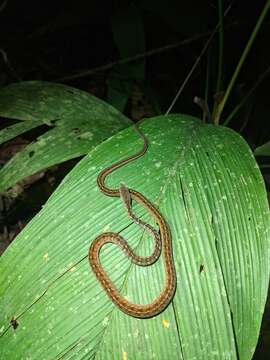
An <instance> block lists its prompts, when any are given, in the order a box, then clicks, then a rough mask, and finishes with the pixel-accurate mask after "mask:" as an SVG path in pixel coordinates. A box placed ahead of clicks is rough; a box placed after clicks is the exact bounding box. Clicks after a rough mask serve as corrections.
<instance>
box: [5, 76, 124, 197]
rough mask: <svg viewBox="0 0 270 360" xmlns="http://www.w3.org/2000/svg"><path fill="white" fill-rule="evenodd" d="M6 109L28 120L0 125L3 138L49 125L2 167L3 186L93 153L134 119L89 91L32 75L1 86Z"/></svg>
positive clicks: (8, 112)
mask: <svg viewBox="0 0 270 360" xmlns="http://www.w3.org/2000/svg"><path fill="white" fill-rule="evenodd" d="M0 115H1V116H5V117H10V118H13V119H17V120H19V119H20V120H23V121H22V122H20V123H17V124H15V125H13V126H10V127H9V128H6V129H3V130H2V131H0V143H1V140H2V142H4V141H7V140H9V139H12V138H13V137H15V136H17V135H19V134H22V133H24V132H26V131H28V130H30V129H32V128H34V127H38V126H40V125H44V124H46V125H49V126H50V127H52V129H50V128H49V131H47V132H46V133H44V134H43V135H41V136H39V137H38V138H37V140H36V141H34V142H32V143H31V144H29V145H28V146H27V147H26V148H25V149H24V150H22V151H21V152H19V153H18V154H16V156H14V157H13V158H12V159H11V160H10V161H9V162H8V163H7V164H6V165H5V166H4V167H3V168H2V169H1V171H0V191H4V190H6V189H7V188H9V187H11V186H13V185H14V184H16V182H18V181H19V180H21V179H23V178H25V177H27V176H29V175H32V174H34V173H36V172H37V171H40V170H43V169H45V168H47V167H49V166H52V165H55V164H59V163H61V162H63V161H66V160H69V159H73V158H76V157H78V156H81V155H85V154H87V153H88V152H89V151H90V150H91V148H93V147H95V146H96V145H97V144H98V143H100V142H101V141H102V140H104V139H107V138H108V137H109V136H111V135H112V134H114V133H116V132H118V131H119V130H121V129H123V128H125V127H127V126H128V125H129V123H130V120H129V119H128V118H126V117H125V116H124V115H122V114H121V113H120V112H119V111H117V110H116V109H115V108H113V107H112V106H110V105H109V104H107V103H105V102H104V101H102V100H100V99H98V98H96V97H95V96H92V95H90V94H88V93H86V92H84V91H81V90H78V89H75V88H72V87H70V86H65V85H61V84H53V83H48V82H43V81H26V82H21V83H16V84H12V85H10V86H7V87H5V88H3V89H1V90H0Z"/></svg>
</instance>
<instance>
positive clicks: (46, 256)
mask: <svg viewBox="0 0 270 360" xmlns="http://www.w3.org/2000/svg"><path fill="white" fill-rule="evenodd" d="M43 259H44V260H45V261H48V260H49V254H48V253H45V254H44V255H43Z"/></svg>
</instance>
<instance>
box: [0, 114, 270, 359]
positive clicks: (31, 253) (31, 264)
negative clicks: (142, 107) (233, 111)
mask: <svg viewBox="0 0 270 360" xmlns="http://www.w3.org/2000/svg"><path fill="white" fill-rule="evenodd" d="M141 128H142V129H143V131H144V132H145V134H146V135H147V137H148V138H149V141H150V147H149V150H148V152H147V153H146V155H145V156H143V157H142V158H140V159H138V160H137V161H135V162H133V163H131V164H129V165H126V166H124V167H123V168H121V169H119V170H118V171H117V172H116V173H115V174H113V175H112V176H111V177H110V178H109V179H108V184H109V185H111V186H115V187H117V186H118V185H119V182H120V181H124V182H125V183H126V184H127V185H128V186H129V187H131V188H134V189H137V190H138V191H141V192H142V193H143V194H144V195H145V196H146V197H147V198H148V199H149V200H150V201H152V202H153V203H155V204H156V206H158V207H159V208H160V211H161V213H162V214H163V215H164V217H165V218H166V220H167V222H168V223H169V225H170V228H171V232H172V239H173V254H174V261H175V266H176V271H177V290H176V293H175V296H174V299H173V301H172V303H171V304H170V305H169V306H168V308H167V309H166V310H165V311H164V312H163V313H161V314H160V315H159V316H156V317H155V318H151V319H145V320H140V319H135V318H132V317H130V316H127V315H125V314H124V313H123V312H121V311H120V310H118V308H117V307H116V306H115V305H113V303H112V302H111V301H110V299H109V298H108V297H107V295H106V294H105V293H104V291H103V290H102V288H101V286H100V284H99V283H98V282H97V280H96V278H95V277H94V275H93V273H92V271H91V269H90V267H89V264H88V259H87V253H88V248H89V245H90V244H91V242H92V241H93V239H94V238H95V237H96V236H97V235H99V234H100V233H102V232H104V231H108V230H109V231H115V232H120V233H121V235H123V236H125V237H126V238H127V239H128V241H129V243H130V244H131V246H133V247H135V248H136V251H137V252H138V253H140V254H146V253H148V254H149V253H150V252H151V248H152V241H151V240H150V239H148V238H147V239H146V237H145V235H146V234H144V236H141V235H142V234H141V233H142V231H141V229H140V228H138V226H136V225H134V224H131V223H130V220H129V219H128V217H127V214H126V212H125V209H124V207H123V206H122V204H121V201H120V200H119V199H117V198H109V197H106V196H104V195H103V194H102V193H100V191H99V190H98V188H97V184H96V178H97V175H98V173H99V172H100V171H101V169H103V168H104V167H106V166H108V165H109V164H112V163H114V162H115V161H117V160H119V159H121V158H123V157H124V156H126V155H131V154H133V153H134V152H135V151H136V150H138V148H139V147H140V146H141V140H140V139H139V138H138V136H137V134H136V133H135V132H134V130H133V129H132V128H130V129H126V130H123V131H122V132H120V133H119V134H118V135H115V136H113V137H112V138H110V139H109V140H107V141H105V142H104V143H102V144H101V145H99V146H98V147H96V149H94V150H93V151H91V152H90V153H89V155H88V156H86V157H85V158H84V159H83V160H82V161H81V162H80V163H79V164H78V165H77V166H76V167H75V168H74V169H73V170H72V172H71V173H70V174H69V175H68V176H67V177H66V178H65V180H64V181H63V182H62V184H61V185H60V186H59V187H58V189H57V190H56V192H55V193H54V194H53V195H52V196H51V198H50V199H49V200H48V202H47V203H46V205H45V206H44V207H43V209H42V211H41V212H40V213H39V214H38V215H37V216H36V217H35V218H34V219H33V220H32V221H31V222H30V224H28V226H27V227H26V228H25V229H24V230H23V231H22V232H21V233H20V234H19V236H18V237H17V239H16V240H15V241H14V242H13V243H12V245H11V246H10V248H9V249H8V250H7V251H6V253H4V255H3V256H2V258H1V259H0V298H1V300H0V309H1V312H0V331H1V334H2V337H1V338H0V358H3V359H40V358H42V359H60V358H61V359H76V360H77V359H94V358H95V359H102V360H105V359H110V360H111V359H132V360H133V359H143V360H144V359H152V358H155V359H162V360H164V359H177V360H178V359H195V358H197V359H237V358H238V357H239V358H240V359H251V357H252V354H253V352H254V349H255V346H256V342H257V339H258V334H259V329H260V324H261V318H262V313H263V309H264V305H265V300H266V294H267V287H268V279H269V209H268V204H267V199H266V192H265V188H264V183H263V179H262V176H261V174H260V172H259V169H258V167H257V165H256V162H255V160H254V157H253V155H252V153H251V151H250V149H249V148H248V146H247V144H246V143H245V142H244V141H243V139H242V138H241V137H240V136H239V135H238V134H236V133H235V132H233V131H231V130H230V129H226V128H223V127H215V126H213V125H205V124H203V123H201V122H200V121H199V120H197V119H194V118H191V117H189V116H184V115H170V116H167V117H164V116H160V117H156V118H152V119H149V120H147V121H145V122H144V123H143V124H142V125H141ZM134 205H135V206H134V211H135V212H136V213H137V214H138V215H139V216H143V217H144V219H145V221H150V219H149V218H148V215H147V214H145V213H144V210H143V209H142V208H141V207H138V206H136V204H134ZM101 259H102V264H103V266H104V268H105V270H106V271H107V272H108V274H109V276H110V277H111V279H112V280H113V281H114V282H115V284H116V285H117V286H118V288H119V289H121V292H122V293H123V294H125V295H126V296H127V297H128V298H130V299H132V300H133V301H134V302H137V303H144V302H149V301H150V300H152V299H153V298H154V297H155V296H157V294H158V293H159V292H160V290H161V289H162V286H163V282H164V271H163V266H162V260H159V261H158V262H157V263H156V264H154V265H152V266H150V267H148V268H141V267H138V266H134V265H132V264H131V263H130V261H129V259H127V258H126V257H125V256H124V255H123V254H122V252H121V251H120V250H119V249H118V248H117V247H115V246H114V245H112V244H109V245H108V246H106V247H105V248H104V249H102V251H101ZM12 317H15V318H16V319H17V322H18V326H17V328H16V329H14V328H13V327H12V326H11V325H10V320H11V318H12Z"/></svg>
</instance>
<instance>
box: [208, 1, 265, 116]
mask: <svg viewBox="0 0 270 360" xmlns="http://www.w3.org/2000/svg"><path fill="white" fill-rule="evenodd" d="M269 8H270V0H267V1H266V3H265V5H264V8H263V10H262V12H261V15H260V16H259V19H258V21H257V24H256V25H255V28H254V30H253V31H252V33H251V36H250V38H249V40H248V43H247V45H246V47H245V49H244V51H243V54H242V56H241V58H240V60H239V62H238V64H237V66H236V69H235V71H234V74H233V76H232V78H231V81H230V83H229V85H228V87H227V90H226V92H225V94H224V97H223V99H222V101H221V103H220V104H219V105H218V109H217V113H216V115H215V119H214V121H215V123H218V122H219V119H220V116H221V114H222V111H223V109H224V106H225V104H226V102H227V100H228V97H229V95H230V92H231V90H232V88H233V85H234V83H235V81H236V78H237V76H238V74H239V72H240V70H241V68H242V65H243V63H244V61H245V60H246V57H247V55H248V53H249V50H250V49H251V46H252V44H253V42H254V40H255V38H256V35H257V33H258V31H259V29H260V27H261V25H262V23H263V20H264V18H265V16H266V14H267V12H268V10H269Z"/></svg>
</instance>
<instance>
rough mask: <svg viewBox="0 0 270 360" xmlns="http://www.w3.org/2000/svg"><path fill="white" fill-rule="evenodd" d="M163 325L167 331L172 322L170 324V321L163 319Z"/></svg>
mask: <svg viewBox="0 0 270 360" xmlns="http://www.w3.org/2000/svg"><path fill="white" fill-rule="evenodd" d="M162 324H163V326H164V327H165V328H167V329H168V327H170V322H169V321H168V320H165V319H163V320H162Z"/></svg>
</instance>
